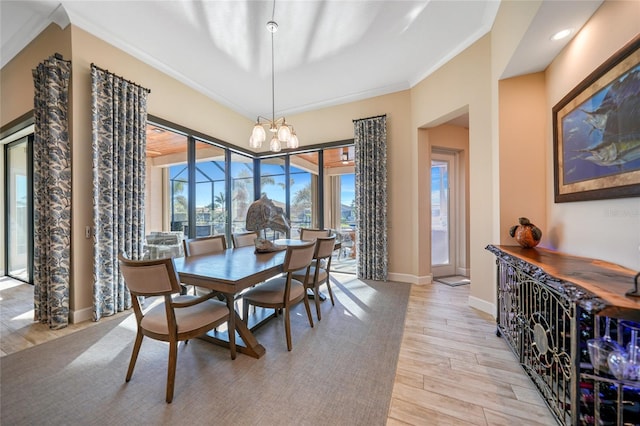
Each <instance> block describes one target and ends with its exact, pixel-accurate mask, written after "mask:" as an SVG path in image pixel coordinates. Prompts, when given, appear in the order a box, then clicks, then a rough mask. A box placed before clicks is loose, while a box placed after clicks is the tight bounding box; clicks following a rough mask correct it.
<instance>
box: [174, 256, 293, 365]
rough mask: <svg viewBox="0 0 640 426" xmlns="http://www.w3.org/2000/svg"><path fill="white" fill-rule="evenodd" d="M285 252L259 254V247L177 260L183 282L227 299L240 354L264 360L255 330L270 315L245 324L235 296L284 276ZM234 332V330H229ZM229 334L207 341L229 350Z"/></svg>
mask: <svg viewBox="0 0 640 426" xmlns="http://www.w3.org/2000/svg"><path fill="white" fill-rule="evenodd" d="M285 252H286V251H285V250H280V251H274V252H270V253H256V252H255V247H253V246H247V247H239V248H230V249H226V250H224V251H222V252H219V253H215V254H203V255H198V256H188V257H178V258H175V259H174V262H175V266H176V271H177V272H178V275H179V277H180V282H182V283H184V284H189V285H196V286H198V287H205V288H209V289H211V290H214V291H218V292H220V293H222V294H224V296H225V297H226V299H227V303H228V306H229V309H230V310H233V311H234V313H235V321H234V322H235V329H236V332H237V334H236V348H237V350H238V352H240V353H243V354H246V355H249V356H252V357H254V358H260V357H262V356H263V355H264V354H265V348H264V346H262V345H261V344H260V343H258V341H257V340H256V338H255V336H254V335H253V333H252V329H255V328H256V327H257V326H259V325H260V324H262V323H263V322H264V321H265V320H266V319H267V318H268V317H269V316H272V314H271V313H270V314H269V315H266V314H262V315H261V314H260V313H257V314H256V315H254V316H253V317H252V319H251V321H248V324H247V323H245V322H243V321H242V319H241V318H240V315H238V312H237V311H236V310H235V303H234V300H235V296H236V295H237V294H239V293H240V292H242V290H244V289H247V288H249V287H251V286H254V285H256V284H258V283H260V282H262V281H265V280H267V279H269V278H273V277H275V276H276V275H278V274H280V273H281V272H282V267H283V264H284V257H285ZM228 331H230V330H228ZM228 331H216V330H212V331H210V332H208V333H207V334H206V335H204V336H202V338H203V339H205V340H208V341H211V342H213V343H216V344H220V345H223V346H226V347H228V346H229V337H228V334H227V333H228Z"/></svg>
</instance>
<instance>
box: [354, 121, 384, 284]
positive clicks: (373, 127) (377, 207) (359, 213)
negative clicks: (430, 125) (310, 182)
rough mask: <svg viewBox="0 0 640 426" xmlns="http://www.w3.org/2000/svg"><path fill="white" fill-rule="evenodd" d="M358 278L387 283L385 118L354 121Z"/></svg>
mask: <svg viewBox="0 0 640 426" xmlns="http://www.w3.org/2000/svg"><path fill="white" fill-rule="evenodd" d="M353 123H354V140H355V154H356V161H355V165H356V167H355V168H356V200H355V201H356V202H355V204H356V223H357V227H356V229H357V236H356V243H357V246H358V260H357V264H358V278H361V279H370V280H378V281H386V280H387V267H388V252H387V117H386V115H383V116H379V117H371V118H363V119H360V120H354V121H353Z"/></svg>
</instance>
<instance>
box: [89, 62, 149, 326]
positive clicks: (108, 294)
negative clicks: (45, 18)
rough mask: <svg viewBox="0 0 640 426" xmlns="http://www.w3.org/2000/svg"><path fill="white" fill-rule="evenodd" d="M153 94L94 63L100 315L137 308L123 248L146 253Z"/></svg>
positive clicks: (96, 297) (134, 254) (96, 313)
mask: <svg viewBox="0 0 640 426" xmlns="http://www.w3.org/2000/svg"><path fill="white" fill-rule="evenodd" d="M148 94H149V90H148V89H145V88H143V87H140V86H138V85H137V84H134V83H132V82H130V81H127V80H125V79H123V78H121V77H118V76H116V75H114V74H111V73H109V72H108V71H105V70H102V69H100V68H98V67H96V66H95V65H93V64H92V65H91V98H92V99H91V100H92V103H91V113H92V123H91V125H92V143H93V220H94V227H95V248H94V289H93V319H94V321H98V320H99V319H100V318H101V317H103V316H109V315H113V314H115V313H117V312H121V311H123V310H125V309H129V308H131V295H130V294H129V291H128V290H127V288H126V286H125V283H124V279H123V278H122V275H121V274H120V268H119V266H118V253H120V252H124V253H126V255H127V256H128V257H130V258H132V259H141V258H142V250H143V242H144V182H145V160H146V157H145V148H146V126H147V97H148Z"/></svg>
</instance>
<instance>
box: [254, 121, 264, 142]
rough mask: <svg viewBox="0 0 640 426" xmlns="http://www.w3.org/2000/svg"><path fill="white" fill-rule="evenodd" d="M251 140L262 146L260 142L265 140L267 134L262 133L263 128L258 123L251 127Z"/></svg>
mask: <svg viewBox="0 0 640 426" xmlns="http://www.w3.org/2000/svg"><path fill="white" fill-rule="evenodd" d="M251 139H253V140H254V141H255V142H256V143H259V144H260V145H262V142H264V141H265V140H266V139H267V134H266V132H265V131H264V127H262V124H260V123H259V122H256V125H255V126H253V132H251Z"/></svg>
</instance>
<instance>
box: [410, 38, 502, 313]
mask: <svg viewBox="0 0 640 426" xmlns="http://www.w3.org/2000/svg"><path fill="white" fill-rule="evenodd" d="M491 88H492V85H491V37H490V36H485V37H483V38H482V39H481V40H479V41H478V42H476V43H474V44H473V45H472V46H470V47H469V48H468V49H467V50H465V51H464V52H462V53H461V54H460V55H458V56H456V57H455V58H453V59H452V60H451V61H450V62H448V63H447V64H445V65H444V66H443V67H442V68H440V69H439V70H438V71H436V72H435V73H433V74H432V75H431V76H429V77H427V78H426V79H424V80H423V81H421V82H420V83H419V84H417V85H416V86H415V87H414V88H413V89H412V91H411V116H412V119H411V127H412V129H414V131H413V135H412V147H411V151H412V152H416V153H417V155H414V156H412V169H413V170H412V177H411V180H412V181H413V182H417V185H415V187H414V193H413V197H415V198H414V199H415V202H414V203H413V208H412V214H413V219H414V220H413V223H414V226H415V231H414V235H416V237H415V239H414V240H413V247H414V250H415V251H416V253H418V255H419V258H420V260H421V262H420V263H419V264H417V265H414V270H417V271H418V273H419V277H420V278H424V277H426V278H427V281H430V278H431V277H430V274H431V265H430V262H429V260H428V259H430V258H429V257H427V258H425V257H423V256H422V254H421V253H428V252H429V235H430V230H431V225H430V218H431V214H430V212H431V208H430V200H429V197H430V188H429V185H430V178H429V176H430V170H431V162H430V156H429V150H428V149H426V148H425V147H424V146H421V145H423V144H424V141H423V140H422V138H418V129H420V128H428V127H433V126H435V125H438V124H441V123H442V122H444V121H446V120H447V119H449V118H452V117H455V116H456V115H458V114H460V112H464V111H468V112H469V211H470V218H469V245H470V250H469V267H470V268H471V296H470V303H471V304H472V305H473V306H476V307H478V308H479V309H482V310H485V311H487V312H492V311H493V304H494V299H495V295H494V294H495V291H494V284H495V280H494V278H493V269H494V268H493V265H492V264H491V260H490V254H489V253H488V252H487V251H486V250H484V247H485V246H486V245H487V244H489V243H492V242H495V241H496V238H495V235H496V233H495V232H494V227H493V217H494V216H497V215H498V210H497V208H496V199H497V193H496V191H495V189H494V187H493V173H494V167H497V164H495V165H494V157H493V155H492V139H493V134H492V132H493V130H492V109H491V107H490V106H491V105H492V90H491Z"/></svg>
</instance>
